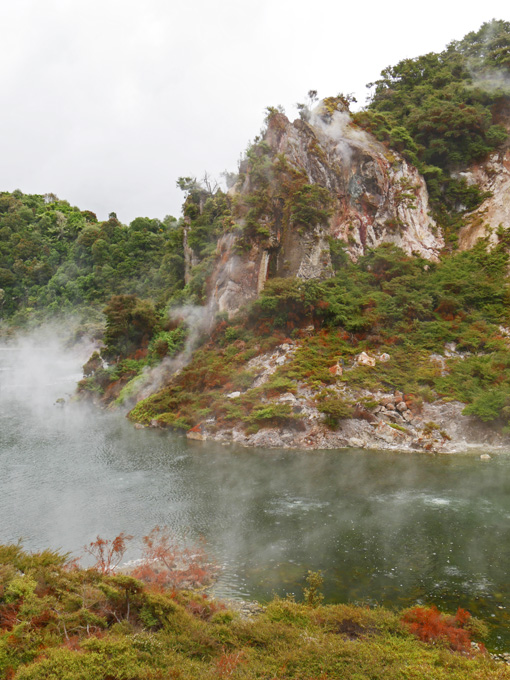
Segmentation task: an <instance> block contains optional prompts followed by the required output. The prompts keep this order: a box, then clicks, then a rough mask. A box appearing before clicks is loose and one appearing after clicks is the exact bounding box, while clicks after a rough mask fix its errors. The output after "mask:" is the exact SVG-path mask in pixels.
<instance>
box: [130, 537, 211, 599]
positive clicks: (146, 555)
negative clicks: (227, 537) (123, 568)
mask: <svg viewBox="0 0 510 680" xmlns="http://www.w3.org/2000/svg"><path fill="white" fill-rule="evenodd" d="M143 543H144V547H143V556H142V564H141V565H140V566H139V567H136V568H135V569H134V570H133V576H134V577H135V578H138V579H140V580H141V581H145V583H149V584H152V585H154V586H156V587H160V588H175V589H179V588H196V587H198V586H202V585H205V584H206V583H208V582H209V581H210V580H211V578H212V575H213V570H214V568H213V565H212V564H211V562H210V560H209V559H208V558H207V555H206V554H205V551H204V550H203V548H202V547H201V546H192V547H191V548H185V547H183V546H182V545H181V544H180V542H179V541H178V540H177V538H176V537H175V536H174V535H172V533H171V532H170V530H169V529H168V527H158V526H157V527H155V528H154V529H153V530H152V531H151V532H150V534H147V536H144V537H143Z"/></svg>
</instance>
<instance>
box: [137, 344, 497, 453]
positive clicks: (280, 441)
mask: <svg viewBox="0 0 510 680" xmlns="http://www.w3.org/2000/svg"><path fill="white" fill-rule="evenodd" d="M298 346H299V345H298V343H297V342H295V343H294V342H290V341H289V342H286V343H283V344H281V345H279V346H277V347H276V348H275V349H273V350H272V351H271V352H268V353H266V354H263V355H259V356H257V357H254V358H253V359H252V360H251V361H250V362H248V364H247V366H246V369H247V370H249V371H250V372H252V373H253V375H254V380H253V383H252V384H251V386H250V387H249V388H247V389H246V390H244V391H243V392H241V391H236V392H232V393H230V394H228V395H227V396H228V397H229V398H230V399H231V400H232V401H233V402H234V401H235V400H236V399H239V398H240V397H242V395H243V394H245V393H246V392H247V391H249V390H250V389H253V388H257V387H261V386H263V385H264V384H265V383H267V382H268V381H269V379H270V378H271V376H273V374H274V373H275V372H276V371H277V370H278V369H279V368H280V367H281V366H283V365H285V364H286V363H288V362H289V361H291V360H292V358H293V356H294V354H295V352H296V350H297V348H298ZM451 356H457V357H460V358H462V356H463V355H461V354H460V353H458V352H456V350H455V347H454V346H453V345H452V344H449V345H447V346H445V355H444V356H443V355H437V354H432V355H431V356H430V360H431V361H433V362H435V363H437V364H438V365H439V367H440V368H441V370H446V369H445V361H446V359H447V358H449V357H451ZM388 361H391V357H390V355H388V354H379V355H378V354H368V353H366V352H361V353H360V354H359V355H357V356H356V357H355V358H354V361H353V363H352V366H343V365H342V364H341V363H340V362H339V363H337V364H335V365H333V366H332V367H331V368H330V369H329V370H330V372H331V374H332V375H333V376H335V377H336V378H337V380H336V384H333V385H331V386H330V387H329V388H328V389H329V390H330V391H331V393H332V394H337V395H338V396H339V397H341V398H342V399H345V400H346V401H348V402H349V403H351V404H353V405H354V407H353V414H352V417H351V418H347V419H344V420H340V421H339V423H338V427H337V429H331V427H329V426H328V425H327V424H326V423H325V422H324V415H323V413H321V411H320V410H319V408H318V403H317V392H316V391H314V390H313V389H312V388H311V387H309V386H308V385H306V384H304V383H300V382H297V383H296V387H295V389H294V390H293V391H292V392H290V391H289V392H285V393H283V394H279V395H277V396H276V397H272V398H270V399H269V398H268V399H266V400H265V401H266V403H268V404H285V405H287V406H288V407H290V412H291V414H292V417H291V418H290V419H289V420H288V421H287V422H286V423H285V424H283V425H279V426H273V427H261V428H260V429H259V430H258V431H257V432H253V433H249V432H248V433H247V432H246V427H245V424H244V423H243V422H238V423H235V424H234V426H232V427H225V426H224V425H221V424H219V423H218V422H217V421H216V419H215V418H213V417H211V418H208V419H205V420H204V421H203V422H201V423H200V424H198V425H197V426H195V427H193V428H192V429H191V430H190V431H188V433H187V437H188V439H191V440H196V441H216V442H220V443H222V444H237V445H241V446H246V447H260V448H284V449H312V450H315V449H338V448H359V449H378V450H381V449H384V450H391V451H403V452H406V451H423V452H429V453H445V454H455V453H464V452H466V451H473V452H479V453H480V454H481V455H482V456H487V455H488V454H489V453H492V452H502V451H508V450H510V437H509V436H505V435H503V434H501V433H499V432H498V431H497V430H496V429H495V428H494V427H493V426H492V425H491V424H490V423H483V422H481V421H480V420H478V419H476V418H474V417H472V416H466V415H463V413H462V411H463V410H464V408H465V404H463V403H462V402H459V401H450V400H446V399H444V400H443V399H441V400H436V401H433V402H430V403H429V402H426V401H423V400H420V399H417V398H416V397H415V395H410V394H404V393H403V392H400V391H398V390H397V391H394V392H382V391H370V390H367V389H361V388H353V387H351V386H349V383H348V382H346V381H344V380H342V375H344V376H345V375H347V374H348V371H349V370H351V369H352V368H353V367H354V366H356V365H365V366H369V367H371V366H372V367H375V365H376V363H378V362H388ZM150 426H151V427H161V424H160V423H159V422H158V421H157V420H153V421H152V422H151V424H150ZM137 427H143V426H142V425H137Z"/></svg>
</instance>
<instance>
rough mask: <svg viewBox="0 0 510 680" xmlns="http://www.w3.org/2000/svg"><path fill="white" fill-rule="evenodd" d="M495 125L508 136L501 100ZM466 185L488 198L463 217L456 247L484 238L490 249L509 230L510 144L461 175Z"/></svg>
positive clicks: (507, 111) (506, 105)
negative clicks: (463, 223)
mask: <svg viewBox="0 0 510 680" xmlns="http://www.w3.org/2000/svg"><path fill="white" fill-rule="evenodd" d="M494 115H495V122H497V123H498V124H500V125H503V126H504V127H505V128H506V129H507V131H508V133H509V134H510V102H509V101H507V100H502V102H501V104H500V106H499V109H498V110H497V111H495V112H494ZM461 176H462V177H464V178H465V180H466V181H467V183H468V184H470V185H471V184H476V185H478V187H479V188H480V190H481V191H483V192H488V193H489V194H490V195H489V196H488V197H487V198H486V199H485V201H483V203H482V204H481V205H480V206H479V207H478V208H477V209H476V210H474V211H473V212H472V213H471V214H470V215H468V216H467V218H466V222H467V223H466V226H465V227H463V228H462V229H461V230H460V232H459V248H460V249H461V250H469V249H470V248H472V247H473V246H474V245H475V243H476V242H477V240H478V239H479V238H488V240H489V245H490V246H494V245H496V243H497V242H498V239H499V238H501V237H502V236H503V234H504V232H505V231H507V230H508V229H509V228H510V142H509V141H508V140H507V142H506V143H505V144H504V145H503V147H502V148H500V149H499V150H498V151H495V152H494V153H492V154H490V156H489V157H488V158H487V159H486V160H485V161H484V162H483V163H479V164H477V165H473V166H472V167H471V168H470V169H469V171H468V172H463V173H461Z"/></svg>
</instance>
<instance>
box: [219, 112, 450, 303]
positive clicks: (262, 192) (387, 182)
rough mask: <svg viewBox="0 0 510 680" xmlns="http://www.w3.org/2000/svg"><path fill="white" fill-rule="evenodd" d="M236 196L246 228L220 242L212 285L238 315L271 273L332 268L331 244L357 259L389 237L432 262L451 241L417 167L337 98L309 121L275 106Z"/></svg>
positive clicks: (315, 273) (320, 272)
mask: <svg viewBox="0 0 510 680" xmlns="http://www.w3.org/2000/svg"><path fill="white" fill-rule="evenodd" d="M231 195H232V198H233V202H234V205H235V217H236V220H237V225H238V227H237V229H235V230H233V231H231V232H229V233H227V234H225V235H224V236H223V237H222V238H220V240H219V243H218V248H217V255H218V259H217V263H216V267H215V270H214V272H213V274H212V276H211V279H210V290H209V294H210V297H211V299H212V300H213V302H214V304H215V305H216V307H217V308H218V310H219V311H221V312H227V313H229V314H233V313H235V312H236V311H237V310H238V309H239V308H240V307H241V306H242V305H243V304H244V303H245V302H247V301H248V300H250V299H252V298H254V297H256V295H257V293H258V292H260V290H261V289H262V288H263V286H264V283H265V281H266V280H267V278H270V277H274V276H278V277H298V278H301V279H311V278H326V277H328V276H331V275H332V274H333V265H332V246H331V244H332V242H333V243H334V242H337V243H338V244H339V245H341V247H342V248H343V250H344V251H345V252H346V253H347V254H348V256H349V257H350V258H351V259H352V260H357V258H358V257H359V256H361V255H363V254H364V253H365V252H366V250H367V248H371V247H375V246H377V245H380V244H381V243H385V242H389V243H394V244H395V245H398V246H400V247H401V248H402V249H403V250H404V251H405V252H406V253H409V254H411V253H416V254H419V255H421V256H422V257H424V258H427V259H431V260H437V258H438V254H439V252H440V251H441V249H442V248H443V247H444V240H443V237H442V234H441V232H440V230H439V228H438V226H437V224H436V223H435V222H434V220H433V219H432V217H431V216H430V209H429V202H428V194H427V188H426V185H425V182H424V180H423V178H422V177H421V175H420V174H419V173H418V171H417V170H416V168H414V167H413V166H411V165H410V164H409V163H408V162H407V161H405V160H404V159H403V158H402V157H400V156H398V155H397V154H396V153H394V152H389V151H388V149H386V147H384V146H383V145H382V144H380V143H379V142H378V141H377V140H376V139H375V138H374V137H372V136H371V135H369V134H368V133H366V132H365V131H363V130H361V129H360V128H357V127H356V126H355V125H354V124H353V123H352V121H351V119H350V117H349V114H348V113H347V112H346V111H342V110H338V108H336V107H335V106H334V105H333V106H332V105H331V103H330V104H329V106H327V105H325V104H324V103H323V104H322V105H321V106H320V107H319V108H318V110H317V111H316V112H315V113H313V114H312V115H311V117H310V119H309V121H308V122H306V121H305V120H300V119H298V120H296V121H294V122H293V123H291V122H290V121H289V120H288V119H287V118H286V116H285V115H284V114H282V113H280V112H277V111H273V112H272V113H271V114H270V115H269V117H268V126H267V131H266V133H265V135H264V137H263V139H262V140H261V141H260V142H259V143H258V144H257V145H254V147H253V148H252V152H251V154H249V155H248V158H247V159H246V160H245V161H244V162H243V163H242V165H241V174H240V179H239V180H238V182H237V184H236V185H235V187H234V188H233V189H232V190H231ZM289 206H291V207H289ZM296 206H298V209H296Z"/></svg>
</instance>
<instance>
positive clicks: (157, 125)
mask: <svg viewBox="0 0 510 680" xmlns="http://www.w3.org/2000/svg"><path fill="white" fill-rule="evenodd" d="M492 18H496V19H504V20H510V3H509V2H508V0H504V1H500V0H491V2H485V3H484V2H476V3H469V4H468V3H461V4H459V3H456V2H455V3H454V2H452V1H451V0H450V2H448V1H447V0H446V1H445V0H442V1H439V0H429V2H425V3H411V2H409V1H408V0H406V1H401V0H387V1H386V2H382V1H381V0H378V1H377V2H375V1H374V0H366V1H365V2H354V1H350V2H345V1H342V0H315V2H304V1H303V0H273V1H272V2H269V1H268V0H257V2H246V1H244V0H216V2H214V1H210V0H191V1H190V2H187V3H185V2H182V1H181V0H179V1H177V0H137V2H135V1H134V0H1V2H0V26H2V38H1V40H0V120H1V130H0V190H4V191H5V190H7V191H12V190H14V189H21V190H22V191H23V192H25V193H47V192H53V193H56V194H57V195H58V196H59V197H60V198H65V199H67V200H68V201H69V202H70V203H71V204H73V205H78V206H79V207H80V208H81V209H82V210H93V211H94V212H96V213H97V215H98V217H99V218H100V219H105V218H106V217H107V215H108V213H109V212H111V211H115V212H116V213H117V215H118V217H119V219H120V220H121V221H123V222H129V221H131V220H132V219H134V217H136V216H149V217H159V218H163V217H164V216H165V215H167V214H172V215H175V216H178V215H179V214H180V206H181V203H182V194H181V192H180V191H179V190H178V189H177V188H176V186H175V183H176V180H177V178H178V177H179V176H186V175H192V176H196V177H198V178H200V177H202V176H203V174H204V171H207V172H208V173H209V174H210V175H212V176H215V177H219V174H220V173H221V172H222V171H223V170H230V171H235V170H236V169H237V160H238V158H239V155H240V153H241V152H242V151H244V149H245V148H246V146H247V144H248V142H249V141H250V140H252V139H253V137H254V136H255V135H256V134H257V133H258V132H259V130H260V128H261V126H262V122H263V118H264V110H265V108H266V106H270V105H271V106H275V105H278V104H281V105H283V106H284V108H285V110H286V112H287V114H288V115H289V117H290V118H291V119H292V118H294V117H295V116H296V110H295V107H294V105H295V103H296V102H297V101H303V100H304V99H305V96H306V93H307V92H308V90H310V89H316V90H318V92H319V96H321V97H325V96H329V95H335V94H338V92H344V93H349V92H352V93H354V94H355V95H356V96H357V98H358V101H359V102H361V103H363V102H364V98H365V93H366V88H365V85H366V83H368V82H370V81H373V80H376V79H377V78H378V76H379V73H380V71H381V69H383V68H384V67H386V66H390V65H394V64H396V63H397V62H398V61H399V60H400V59H404V58H406V57H416V56H419V55H420V54H424V53H426V52H436V51H440V50H442V49H444V47H445V46H446V44H447V43H449V42H450V41H451V40H458V39H460V38H462V37H463V36H464V35H465V34H466V33H468V32H469V31H474V30H477V29H478V28H479V27H480V26H481V24H482V23H483V22H484V21H490V20H491V19H492Z"/></svg>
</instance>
